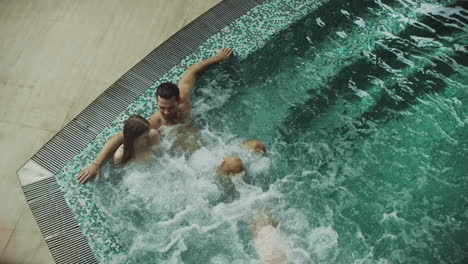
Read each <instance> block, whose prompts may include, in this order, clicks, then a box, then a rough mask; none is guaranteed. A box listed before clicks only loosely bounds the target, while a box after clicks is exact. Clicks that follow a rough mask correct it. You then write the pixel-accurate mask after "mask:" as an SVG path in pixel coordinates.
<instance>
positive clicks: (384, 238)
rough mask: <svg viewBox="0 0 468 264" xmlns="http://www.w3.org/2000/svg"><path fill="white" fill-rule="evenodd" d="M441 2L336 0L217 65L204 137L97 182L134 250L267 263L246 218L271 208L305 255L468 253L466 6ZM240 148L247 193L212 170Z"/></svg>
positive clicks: (318, 259)
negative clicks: (255, 146)
mask: <svg viewBox="0 0 468 264" xmlns="http://www.w3.org/2000/svg"><path fill="white" fill-rule="evenodd" d="M434 3H435V2H431V1H375V2H374V1H351V2H349V1H346V2H345V1H342V2H333V3H328V4H325V5H323V6H322V7H321V8H320V9H319V10H316V11H314V12H313V13H311V14H310V15H309V16H307V17H306V18H305V19H303V20H301V21H300V22H299V23H298V24H297V25H295V26H294V27H292V28H290V29H288V30H286V31H284V32H282V33H281V35H279V36H277V37H276V38H275V39H273V40H272V41H271V42H269V43H267V45H266V46H265V47H264V48H263V49H261V50H259V51H258V52H256V53H255V54H252V55H251V56H249V57H248V58H247V60H244V61H237V60H236V59H233V60H232V61H230V62H227V63H225V64H223V65H220V66H218V67H215V68H213V69H210V70H209V71H208V72H206V73H205V75H204V76H203V77H202V79H201V80H200V81H199V82H198V83H197V88H196V91H195V94H194V95H193V97H192V98H193V106H194V109H193V113H194V120H195V123H196V125H197V126H198V127H199V129H200V131H201V135H202V139H203V142H204V144H205V147H203V148H202V149H200V150H198V151H197V152H196V153H194V154H193V155H192V156H190V157H185V156H179V155H171V154H168V153H169V152H168V151H166V150H167V149H169V148H170V145H171V139H170V138H166V139H165V140H164V141H163V144H162V146H161V147H160V149H157V150H155V158H154V162H153V163H151V164H149V165H131V166H128V167H126V168H124V169H112V168H109V167H107V168H105V171H104V172H103V177H102V179H103V180H102V181H100V182H99V183H98V184H96V185H95V186H94V192H95V193H96V199H97V204H98V205H99V207H100V208H101V209H103V210H104V211H105V212H106V215H108V216H109V217H110V218H111V223H112V227H111V228H112V230H113V231H114V232H115V233H117V234H118V235H119V237H120V239H121V241H122V242H123V243H124V246H126V247H127V248H128V252H129V254H128V256H127V260H128V261H129V262H131V263H258V262H259V260H258V256H257V255H256V252H255V249H254V246H253V243H252V239H251V237H250V234H249V224H250V222H251V220H252V218H253V216H254V215H255V214H256V212H257V211H258V210H260V209H262V208H267V209H268V210H270V211H271V212H272V214H273V216H274V217H275V218H276V219H277V220H278V222H279V223H280V226H279V230H280V231H281V234H282V236H283V238H284V243H285V247H286V248H287V249H288V255H289V258H290V259H291V260H292V261H294V262H295V263H463V262H466V261H467V259H468V251H467V248H468V239H467V238H468V231H467V230H468V206H467V205H468V188H467V186H466V181H467V172H468V162H467V161H466V160H467V154H466V153H467V148H468V129H467V121H468V119H467V106H466V105H467V100H468V98H467V96H468V92H467V88H466V82H467V81H468V72H467V64H468V56H467V47H468V34H467V31H468V30H467V28H468V27H466V24H467V23H468V11H467V10H466V9H463V8H462V7H461V5H462V4H464V3H461V2H458V3H456V2H454V3H451V2H450V1H446V2H443V1H439V3H437V4H434ZM465 6H466V5H465ZM244 139H259V140H262V141H263V142H265V143H266V145H267V148H268V155H267V156H264V157H258V156H255V155H252V154H251V153H248V152H245V151H242V150H241V149H240V148H239V145H240V143H241V142H242V140H244ZM228 155H238V156H240V157H241V158H242V159H243V161H244V162H245V163H246V167H247V173H248V175H249V177H250V178H251V184H250V185H247V184H243V183H240V182H236V189H237V193H236V194H234V195H226V194H225V193H223V192H222V191H221V188H220V186H219V183H218V182H217V181H216V177H215V175H214V172H213V170H214V168H215V167H216V165H217V164H218V163H219V161H220V159H221V158H222V157H223V156H228ZM107 166H108V165H107Z"/></svg>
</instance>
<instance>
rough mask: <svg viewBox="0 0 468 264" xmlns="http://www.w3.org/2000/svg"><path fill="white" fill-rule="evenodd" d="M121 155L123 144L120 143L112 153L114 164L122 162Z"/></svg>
mask: <svg viewBox="0 0 468 264" xmlns="http://www.w3.org/2000/svg"><path fill="white" fill-rule="evenodd" d="M123 155H124V148H123V145H120V147H119V148H118V149H117V150H116V151H115V153H114V159H113V160H114V165H119V164H120V163H122V159H123Z"/></svg>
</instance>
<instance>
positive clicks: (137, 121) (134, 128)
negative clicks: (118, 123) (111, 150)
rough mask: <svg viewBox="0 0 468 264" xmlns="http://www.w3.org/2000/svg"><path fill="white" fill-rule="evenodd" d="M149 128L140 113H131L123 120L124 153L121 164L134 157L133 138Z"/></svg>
mask: <svg viewBox="0 0 468 264" xmlns="http://www.w3.org/2000/svg"><path fill="white" fill-rule="evenodd" d="M149 130H150V125H149V122H148V120H146V119H145V118H143V117H142V116H140V115H133V116H131V117H130V118H129V119H127V121H125V124H124V129H123V135H124V142H123V144H124V154H123V157H122V162H121V164H125V163H127V162H129V161H130V160H132V159H133V158H135V148H134V144H135V139H136V138H137V137H139V136H141V135H143V134H144V133H145V132H147V131H149Z"/></svg>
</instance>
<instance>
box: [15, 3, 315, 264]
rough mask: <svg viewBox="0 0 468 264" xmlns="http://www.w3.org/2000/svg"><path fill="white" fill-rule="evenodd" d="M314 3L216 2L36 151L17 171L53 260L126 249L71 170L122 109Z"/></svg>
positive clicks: (84, 160) (146, 108)
mask: <svg viewBox="0 0 468 264" xmlns="http://www.w3.org/2000/svg"><path fill="white" fill-rule="evenodd" d="M319 5H320V3H317V2H316V1H311V0H288V1H279V0H267V1H265V0H225V1H222V2H220V3H219V4H218V5H216V6H214V7H213V8H211V9H210V10H208V11H207V12H206V13H204V14H203V15H201V16H200V17H198V18H197V19H195V20H194V21H193V22H192V23H190V24H188V25H187V26H185V27H184V28H182V29H181V30H179V31H178V32H177V33H175V34H174V35H173V36H171V37H170V38H169V39H167V40H166V41H165V42H164V43H163V44H161V45H160V46H158V47H157V48H156V49H155V50H153V51H152V52H151V53H150V54H148V55H147V56H146V57H145V58H143V59H142V60H141V61H140V62H139V63H137V64H136V65H135V66H134V67H132V68H131V69H130V70H129V71H128V72H126V73H125V74H124V75H123V76H122V77H121V78H119V79H118V80H117V81H116V82H115V83H114V84H112V85H111V86H110V87H109V88H108V89H107V90H106V91H105V92H104V93H103V94H101V95H100V96H99V97H97V98H96V99H95V100H94V101H93V102H92V103H91V104H90V105H89V106H88V107H86V108H85V109H84V110H83V111H82V112H81V113H80V114H78V115H77V116H76V117H75V118H74V119H73V120H72V121H70V122H69V123H68V124H67V125H66V126H65V127H64V128H63V129H62V130H60V131H59V132H58V133H57V134H56V135H55V136H54V137H53V138H52V139H51V140H50V141H48V142H47V143H46V144H45V145H44V146H43V147H42V148H41V149H40V150H39V151H38V152H37V153H36V154H34V156H33V157H32V158H31V159H30V160H28V161H27V162H26V163H25V165H24V166H22V167H21V168H20V169H19V170H18V172H17V174H18V177H19V180H20V183H21V186H22V189H23V192H24V195H25V197H26V200H27V202H28V205H29V207H30V209H31V211H32V213H33V215H34V217H35V219H36V221H37V224H38V226H39V229H40V230H41V233H42V234H43V236H44V239H45V241H46V243H47V245H48V247H49V249H50V251H51V254H52V256H53V258H54V260H55V261H56V263H71V262H73V263H99V262H101V263H108V262H111V261H112V260H115V259H116V258H119V256H120V255H121V254H124V253H125V250H126V249H125V248H123V247H122V246H121V245H120V243H119V241H118V237H117V236H116V235H115V234H113V233H112V232H111V231H110V229H109V228H108V227H107V226H106V224H105V223H106V221H107V216H106V215H105V214H104V213H102V212H101V211H100V210H99V208H97V206H96V205H95V204H94V203H93V201H92V194H91V191H92V189H91V188H90V187H89V185H79V184H77V183H76V181H75V180H74V177H73V176H74V175H76V173H78V172H79V171H80V170H81V169H82V168H83V167H85V166H86V165H87V164H89V163H91V161H92V160H93V159H94V157H95V156H96V155H97V153H98V151H99V150H100V149H101V148H102V146H103V145H104V143H105V142H106V141H107V139H108V138H109V137H110V136H111V135H113V134H115V133H116V132H117V131H118V130H120V129H121V126H122V123H123V121H124V120H126V119H127V118H128V116H130V115H131V114H133V113H139V114H142V115H144V116H149V115H150V114H151V113H153V112H154V111H155V109H156V105H155V102H154V101H155V100H154V89H155V87H157V85H159V83H162V82H166V81H171V82H176V81H177V80H178V79H179V78H180V75H181V74H182V73H183V71H184V69H186V68H187V67H188V66H189V65H191V64H193V63H194V62H196V61H199V60H200V59H202V58H206V57H207V56H211V55H213V53H214V52H216V51H217V50H219V49H220V48H222V47H225V46H230V47H233V49H234V52H235V54H236V57H237V58H238V59H240V60H242V59H245V58H246V57H247V56H248V55H249V54H252V53H253V52H255V51H256V50H258V49H260V48H262V47H263V46H264V45H265V43H266V41H267V40H268V39H270V38H271V37H273V36H274V35H276V34H277V33H279V32H280V31H281V30H283V29H285V28H287V27H289V26H290V25H291V24H294V23H295V22H297V21H298V20H299V19H301V18H302V17H304V16H305V15H307V14H308V13H309V12H310V10H311V9H313V8H316V7H317V6H319ZM161 62H163V63H164V64H162V63H161Z"/></svg>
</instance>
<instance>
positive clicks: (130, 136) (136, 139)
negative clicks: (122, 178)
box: [113, 115, 161, 166]
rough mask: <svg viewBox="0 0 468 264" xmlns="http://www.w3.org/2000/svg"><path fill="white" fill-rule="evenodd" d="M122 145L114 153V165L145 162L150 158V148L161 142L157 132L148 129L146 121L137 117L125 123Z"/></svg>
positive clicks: (132, 117)
mask: <svg viewBox="0 0 468 264" xmlns="http://www.w3.org/2000/svg"><path fill="white" fill-rule="evenodd" d="M123 134H124V141H123V144H122V145H120V147H119V148H118V149H117V150H116V151H115V153H114V158H113V161H114V165H116V166H123V165H126V164H127V163H129V162H133V161H136V162H145V161H148V160H149V158H150V157H151V148H152V147H153V146H155V145H158V144H159V142H160V141H161V139H160V137H159V134H158V131H156V130H155V129H150V125H149V122H148V120H146V119H145V118H143V117H142V116H139V115H134V116H131V117H130V118H129V119H128V120H127V121H125V124H124V128H123Z"/></svg>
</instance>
